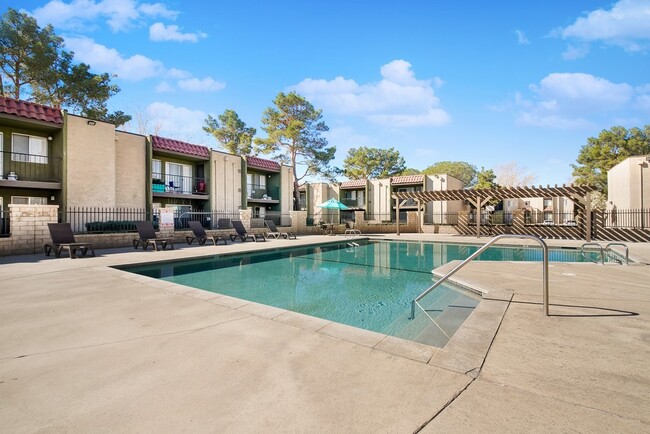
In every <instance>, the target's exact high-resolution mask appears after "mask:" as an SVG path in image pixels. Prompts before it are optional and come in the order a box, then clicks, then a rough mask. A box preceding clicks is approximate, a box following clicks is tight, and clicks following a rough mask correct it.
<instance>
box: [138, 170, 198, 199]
mask: <svg viewBox="0 0 650 434" xmlns="http://www.w3.org/2000/svg"><path fill="white" fill-rule="evenodd" d="M152 178H153V180H152V186H151V188H152V190H153V192H154V193H178V194H208V179H207V178H199V177H194V176H181V175H166V174H162V173H155V172H154V173H153V174H152Z"/></svg>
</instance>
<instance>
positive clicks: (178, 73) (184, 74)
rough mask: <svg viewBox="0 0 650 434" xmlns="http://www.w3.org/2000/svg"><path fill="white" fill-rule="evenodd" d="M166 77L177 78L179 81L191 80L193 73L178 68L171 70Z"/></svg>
mask: <svg viewBox="0 0 650 434" xmlns="http://www.w3.org/2000/svg"><path fill="white" fill-rule="evenodd" d="M165 75H167V76H168V77H169V78H175V79H178V80H182V79H185V78H191V77H192V73H191V72H189V71H184V70H182V69H178V68H169V69H168V70H167V72H166V74H165Z"/></svg>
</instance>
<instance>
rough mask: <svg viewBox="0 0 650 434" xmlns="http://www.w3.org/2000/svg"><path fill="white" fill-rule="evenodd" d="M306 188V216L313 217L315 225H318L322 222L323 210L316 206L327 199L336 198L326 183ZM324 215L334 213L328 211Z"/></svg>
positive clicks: (308, 185) (318, 183)
mask: <svg viewBox="0 0 650 434" xmlns="http://www.w3.org/2000/svg"><path fill="white" fill-rule="evenodd" d="M307 188H309V195H308V197H309V203H308V204H307V209H308V215H309V216H311V217H313V219H314V222H315V223H318V222H320V221H322V220H323V209H322V208H320V207H319V206H318V205H320V204H322V203H323V202H325V201H326V200H328V199H331V198H333V197H336V194H335V191H334V189H333V188H332V186H330V185H329V184H328V183H326V182H316V183H313V184H307ZM326 213H327V214H333V213H334V212H333V211H331V210H328V211H326Z"/></svg>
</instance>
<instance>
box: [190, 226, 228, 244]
mask: <svg viewBox="0 0 650 434" xmlns="http://www.w3.org/2000/svg"><path fill="white" fill-rule="evenodd" d="M188 224H189V225H190V229H192V233H193V235H188V236H186V237H185V240H186V241H187V244H188V245H191V244H192V243H193V242H194V240H196V241H197V242H198V243H199V245H200V246H202V245H204V244H205V242H206V241H208V240H210V241H212V245H213V246H216V245H217V242H219V240H222V241H223V243H224V244H228V242H227V241H226V237H224V236H223V235H208V234H206V233H205V229H203V226H201V222H197V221H191V222H188Z"/></svg>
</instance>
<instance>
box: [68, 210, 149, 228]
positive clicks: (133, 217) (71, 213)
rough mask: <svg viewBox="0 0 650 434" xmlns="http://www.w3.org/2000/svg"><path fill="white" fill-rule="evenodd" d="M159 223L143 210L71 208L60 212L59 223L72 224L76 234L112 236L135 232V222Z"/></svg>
mask: <svg viewBox="0 0 650 434" xmlns="http://www.w3.org/2000/svg"><path fill="white" fill-rule="evenodd" d="M143 220H147V221H153V222H154V226H155V227H156V228H157V225H158V222H157V219H156V218H154V215H153V214H152V213H150V212H147V210H146V209H143V208H104V207H70V208H67V209H66V210H65V211H61V212H59V222H66V223H70V226H71V227H72V230H73V231H74V232H75V233H92V234H110V233H123V232H135V231H136V228H135V222H137V221H143Z"/></svg>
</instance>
